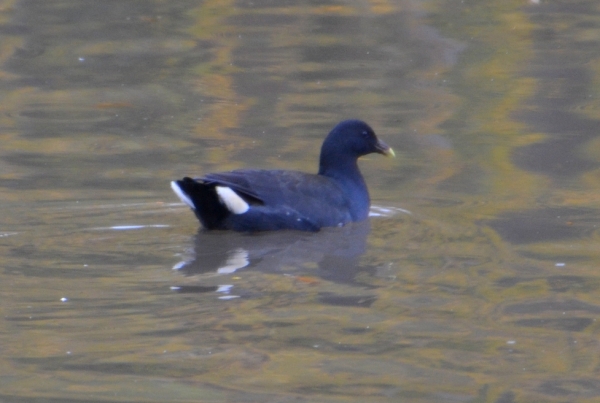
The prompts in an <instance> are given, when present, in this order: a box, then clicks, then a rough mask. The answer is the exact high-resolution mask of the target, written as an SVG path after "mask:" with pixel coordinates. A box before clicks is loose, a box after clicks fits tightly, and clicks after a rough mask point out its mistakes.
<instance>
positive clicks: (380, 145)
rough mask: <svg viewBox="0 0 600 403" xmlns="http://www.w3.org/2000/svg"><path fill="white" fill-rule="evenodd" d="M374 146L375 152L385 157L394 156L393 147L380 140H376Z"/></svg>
mask: <svg viewBox="0 0 600 403" xmlns="http://www.w3.org/2000/svg"><path fill="white" fill-rule="evenodd" d="M375 148H376V149H377V152H378V153H379V154H383V155H385V156H386V157H395V156H396V153H395V152H394V149H393V148H392V147H390V146H388V145H387V144H385V143H384V142H383V141H381V140H379V141H377V145H376V146H375Z"/></svg>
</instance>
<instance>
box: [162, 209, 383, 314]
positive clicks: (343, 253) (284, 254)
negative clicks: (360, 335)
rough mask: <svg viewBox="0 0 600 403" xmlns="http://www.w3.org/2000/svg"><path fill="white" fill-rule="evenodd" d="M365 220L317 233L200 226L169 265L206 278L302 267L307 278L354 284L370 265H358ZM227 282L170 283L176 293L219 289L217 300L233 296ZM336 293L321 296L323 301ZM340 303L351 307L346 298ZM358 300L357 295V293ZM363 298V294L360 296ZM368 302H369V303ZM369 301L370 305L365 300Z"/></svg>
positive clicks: (364, 241) (284, 271)
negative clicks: (181, 257) (183, 251)
mask: <svg viewBox="0 0 600 403" xmlns="http://www.w3.org/2000/svg"><path fill="white" fill-rule="evenodd" d="M370 231H371V226H370V222H369V220H365V221H363V222H358V223H351V224H348V225H346V226H344V227H341V228H326V229H323V230H321V231H320V232H317V233H306V232H300V231H278V232H262V233H253V234H243V233H234V232H228V231H227V232H226V231H203V230H199V231H198V233H197V234H196V235H195V236H194V244H193V250H191V251H189V252H188V253H187V255H188V256H187V258H186V259H184V260H183V261H181V262H179V263H177V264H176V265H175V266H174V267H173V269H174V270H177V271H179V272H180V273H182V274H184V275H186V276H199V277H200V279H202V277H206V278H207V279H208V278H210V277H214V276H220V275H223V276H225V277H224V278H226V275H231V274H233V273H236V272H238V271H240V270H259V271H261V272H265V273H281V274H288V275H289V274H295V273H296V274H301V273H306V270H307V269H306V268H307V267H313V268H314V267H316V268H317V270H311V273H310V275H311V276H317V277H319V278H321V279H323V280H327V281H332V282H336V283H343V284H349V285H360V286H361V288H363V289H364V286H365V285H364V284H360V283H358V282H357V280H356V277H357V274H358V273H364V272H365V271H366V272H371V271H373V270H374V269H373V268H370V267H368V266H364V265H361V264H360V257H361V256H362V255H363V254H364V253H365V251H366V246H367V236H368V235H369V233H370ZM232 287H233V286H232V285H230V284H219V285H216V286H205V285H181V286H175V287H172V289H173V290H175V291H177V292H180V293H203V292H216V293H220V294H221V295H220V297H219V298H221V299H230V298H235V297H236V296H235V295H234V294H235V293H234V291H233V290H232ZM329 297H331V299H332V303H335V302H334V300H336V297H335V296H328V295H325V294H323V295H322V299H327V298H329ZM345 298H346V299H344V300H343V301H345V303H344V305H352V301H349V300H347V297H345ZM357 298H358V297H357ZM360 298H361V299H360V300H361V301H365V298H364V295H362V296H361V297H360ZM371 302H372V301H371ZM369 305H370V303H369Z"/></svg>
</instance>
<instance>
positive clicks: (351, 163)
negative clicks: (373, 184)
mask: <svg viewBox="0 0 600 403" xmlns="http://www.w3.org/2000/svg"><path fill="white" fill-rule="evenodd" d="M319 175H323V176H326V177H328V178H331V179H334V180H335V181H336V182H337V183H338V184H340V186H341V187H342V188H343V189H344V190H345V191H346V192H347V193H351V194H353V195H354V197H355V198H356V201H357V202H359V200H358V199H364V200H362V203H360V204H365V203H366V204H367V205H368V204H369V191H368V190H367V185H366V183H365V180H364V178H363V176H362V174H361V173H360V170H359V169H358V161H357V159H356V157H353V158H348V157H346V158H344V157H343V156H339V155H336V156H331V155H330V156H327V155H325V156H324V155H323V154H321V162H320V164H319Z"/></svg>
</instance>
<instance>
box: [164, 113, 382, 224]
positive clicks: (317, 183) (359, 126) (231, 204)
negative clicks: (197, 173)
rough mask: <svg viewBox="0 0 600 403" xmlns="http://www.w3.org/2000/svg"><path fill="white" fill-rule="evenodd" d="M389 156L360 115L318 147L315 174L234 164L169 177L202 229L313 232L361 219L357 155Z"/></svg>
mask: <svg viewBox="0 0 600 403" xmlns="http://www.w3.org/2000/svg"><path fill="white" fill-rule="evenodd" d="M371 153H379V154H384V155H391V156H393V155H394V151H393V150H392V149H391V148H390V147H389V146H388V145H387V144H385V143H384V142H382V141H380V140H378V139H377V137H376V136H375V133H374V132H373V129H371V128H370V127H369V125H367V124H366V123H365V122H362V121H360V120H345V121H342V122H340V123H339V124H338V125H337V126H335V127H334V128H333V130H332V131H331V132H330V133H329V135H328V136H327V138H325V141H324V142H323V146H322V147H321V157H320V161H319V173H318V174H308V173H303V172H297V171H284V170H258V169H239V170H235V171H230V172H218V173H209V174H206V175H205V176H202V177H200V178H195V179H191V178H188V177H186V178H183V179H182V180H179V181H173V182H171V187H172V188H173V191H174V192H175V193H176V194H177V196H179V198H180V199H181V200H182V201H183V202H184V203H186V204H187V205H189V206H190V207H191V208H192V210H193V211H194V213H195V214H196V217H198V219H199V220H200V222H201V223H202V226H203V227H204V228H207V229H230V230H235V231H272V230H281V229H295V230H303V231H318V230H319V229H321V228H322V227H335V226H342V225H345V224H347V223H349V222H352V221H361V220H364V219H365V218H367V216H368V214H369V205H370V199H369V191H368V190H367V186H366V184H365V181H364V179H363V177H362V175H361V173H360V170H359V169H358V164H357V160H358V158H359V157H361V156H363V155H367V154H371Z"/></svg>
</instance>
